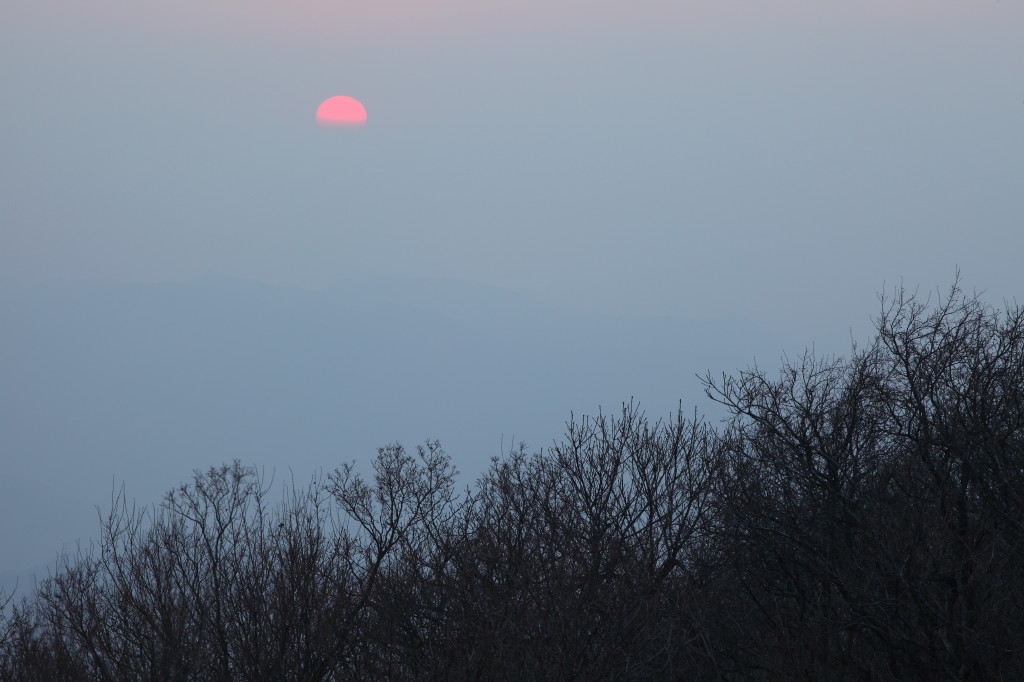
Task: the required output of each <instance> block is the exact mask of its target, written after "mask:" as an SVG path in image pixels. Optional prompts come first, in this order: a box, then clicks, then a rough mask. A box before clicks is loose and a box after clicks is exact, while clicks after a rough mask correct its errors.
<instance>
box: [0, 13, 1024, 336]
mask: <svg viewBox="0 0 1024 682" xmlns="http://www.w3.org/2000/svg"><path fill="white" fill-rule="evenodd" d="M137 5H138V3H126V2H115V1H113V0H98V2H96V3H89V4H88V6H83V5H81V3H71V2H53V3H37V2H31V3H30V2H27V0H14V1H13V3H12V2H11V1H10V0H8V2H7V3H5V9H4V10H3V11H4V13H5V14H6V15H7V17H5V20H4V21H3V22H2V24H3V27H4V28H3V29H2V31H3V34H4V35H3V40H2V41H0V51H2V54H0V61H2V63H3V65H4V66H3V67H2V68H3V71H2V72H0V74H2V75H0V77H2V79H3V80H2V83H3V90H4V104H3V107H4V109H3V125H2V128H0V149H2V150H3V153H2V154H0V178H2V187H3V195H2V197H3V198H2V210H3V226H2V230H3V231H2V233H0V238H2V240H3V248H2V249H0V272H2V275H0V277H2V280H0V281H2V282H3V283H6V284H11V283H23V282H39V281H46V280H50V279H54V278H59V279H65V280H117V281H160V280H187V279H190V278H193V277H195V276H197V275H200V274H203V273H220V274H227V275H236V276H240V277H247V278H251V279H256V280H261V281H272V282H279V283H289V284H299V285H307V286H309V285H312V286H319V285H323V284H326V283H329V282H332V281H337V280H339V279H344V278H351V277H365V276H380V275H383V276H390V275H400V276H414V277H415V276H429V277H449V278H455V279H461V280H466V281H470V282H485V283H488V284H493V285H496V286H499V287H502V288H506V289H510V290H516V291H521V292H526V293H530V294H533V295H538V296H543V297H545V298H550V299H553V300H558V301H562V302H573V303H576V304H581V305H591V306H610V307H612V308H615V309H618V310H626V309H630V310H638V309H643V310H651V311H659V312H672V313H691V312H694V311H697V312H702V313H707V312H717V311H721V310H723V309H725V310H729V311H730V312H732V313H735V314H740V315H747V316H751V317H760V318H764V319H765V320H767V321H769V322H771V323H776V322H779V323H782V324H784V325H792V324H801V323H802V320H805V319H819V320H821V321H822V322H824V321H826V320H828V321H833V322H836V323H842V324H847V323H848V321H849V318H850V317H851V315H850V312H848V311H856V313H857V314H864V313H865V312H866V311H867V310H868V309H872V308H873V305H874V301H873V298H872V295H871V292H874V291H876V290H877V289H879V288H880V287H881V285H882V283H883V281H890V282H891V281H893V280H894V279H896V278H899V277H904V278H906V280H907V281H909V282H912V283H915V284H916V283H920V284H923V285H925V286H935V285H939V284H943V283H945V282H947V281H948V280H949V279H950V278H951V277H952V273H953V270H954V267H955V266H956V265H959V266H961V268H962V269H963V270H964V272H965V274H966V276H967V277H968V283H969V284H970V285H972V286H979V287H982V288H988V289H991V290H993V291H996V292H1000V295H1002V294H1012V293H1016V292H1015V291H1014V287H1015V286H1017V285H1019V282H1020V279H1019V278H1018V277H1017V272H1016V270H1017V268H1016V265H1017V254H1018V253H1019V252H1020V251H1021V250H1022V247H1024V237H1022V234H1024V230H1021V229H1020V226H1021V216H1022V215H1024V212H1022V210H1021V209H1022V208H1024V192H1021V191H1019V188H1020V183H1021V179H1022V178H1024V172H1022V171H1024V78H1022V76H1021V71H1020V67H1021V64H1022V63H1024V47H1022V46H1024V42H1022V41H1021V40H1020V36H1021V35H1024V6H1022V4H1021V3H1020V2H984V1H983V2H976V1H973V0H972V1H971V2H966V1H965V2H954V1H952V0H947V1H946V2H929V3H926V2H920V1H917V2H902V3H901V2H890V3H880V2H879V3H874V2H857V3H853V2H849V3H838V4H836V3H832V6H830V9H828V10H825V9H817V10H815V9H813V6H812V5H811V3H807V2H797V1H796V0H789V1H788V2H780V3H773V5H772V6H773V8H774V9H773V11H768V10H758V9H756V8H751V7H746V6H744V5H743V4H742V3H737V2H733V3H729V2H726V3H721V4H719V3H711V2H706V3H702V2H680V3H667V2H665V3H659V2H654V1H653V0H649V1H646V2H639V3H635V4H634V3H611V2H606V3H583V2H579V1H577V0H562V1H554V2H544V3H541V2H539V1H536V2H526V3H511V2H495V3H494V4H493V5H480V4H477V3H469V2H456V1H453V0H441V1H439V2H438V3H436V5H435V4H432V5H431V6H430V8H429V9H428V8H427V7H424V6H423V4H422V3H420V4H415V3H411V2H410V1H405V2H398V1H397V0H396V1H393V2H390V3H387V2H385V3H378V4H377V5H373V4H370V3H360V2H355V3H327V2H319V1H311V0H306V1H305V2H298V3H273V2H269V0H264V1H262V2H254V3H242V2H224V1H222V0H217V1H215V2H195V1H185V2H178V3H168V7H165V8H160V7H159V6H156V5H154V6H149V7H136V6H137ZM171 5H173V8H172V7H171ZM630 8H633V9H630ZM334 94H347V95H352V96H356V97H358V98H359V99H360V100H362V101H363V102H364V104H365V105H366V107H367V109H368V111H369V112H370V113H369V117H370V118H369V125H368V126H367V127H366V128H363V129H361V130H342V131H339V130H323V129H320V128H318V127H316V126H315V125H314V124H313V113H314V111H315V109H316V106H317V105H318V104H319V102H320V101H321V100H322V99H325V98H326V97H328V96H331V95H334ZM811 326H813V325H811Z"/></svg>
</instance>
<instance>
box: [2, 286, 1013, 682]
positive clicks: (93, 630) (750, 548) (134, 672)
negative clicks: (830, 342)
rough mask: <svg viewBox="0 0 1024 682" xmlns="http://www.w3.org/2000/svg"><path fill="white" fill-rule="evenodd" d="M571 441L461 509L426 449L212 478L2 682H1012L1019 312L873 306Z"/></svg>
mask: <svg viewBox="0 0 1024 682" xmlns="http://www.w3.org/2000/svg"><path fill="white" fill-rule="evenodd" d="M705 386H706V389H707V393H708V395H709V396H710V397H711V398H712V399H713V400H715V401H717V402H719V403H721V404H723V405H725V406H726V407H727V408H728V410H729V412H730V414H731V417H730V418H729V419H728V420H727V421H725V422H723V423H722V424H721V425H710V424H708V423H706V422H704V421H703V420H701V419H698V418H696V417H694V418H688V417H686V416H684V415H683V414H682V413H679V414H677V415H675V416H674V417H672V418H670V419H668V420H666V421H659V422H651V421H649V420H648V419H647V418H645V417H644V416H643V414H641V413H640V412H639V411H638V409H637V408H636V407H635V406H634V405H632V404H630V405H627V406H625V407H624V409H623V410H622V412H621V414H618V415H616V416H614V417H613V416H607V415H603V414H599V415H598V416H597V417H596V418H583V419H573V420H571V421H570V423H569V424H568V429H567V433H566V435H565V437H564V439H563V440H562V441H561V442H560V443H558V444H557V445H555V446H554V447H552V448H551V449H549V450H547V451H542V452H538V453H530V452H527V451H526V450H525V448H523V447H520V448H519V449H518V450H514V451H511V452H509V453H507V454H506V455H504V456H503V457H500V458H497V459H495V460H494V461H493V462H492V464H491V467H490V469H489V471H488V472H487V473H486V474H485V475H484V476H483V477H482V478H481V479H480V480H479V481H477V482H476V484H475V485H474V486H472V487H471V488H469V489H468V490H466V491H464V492H460V491H458V490H457V489H456V484H455V482H454V476H455V472H454V470H453V468H452V466H451V464H450V462H449V459H448V457H447V456H446V455H445V454H444V452H443V451H442V449H441V448H440V446H439V444H437V443H435V442H431V443H427V444H426V445H424V446H423V447H420V448H419V449H418V450H417V452H415V453H409V452H406V451H405V450H403V449H402V448H401V447H400V446H397V445H393V446H389V447H386V448H382V449H381V450H380V451H379V454H378V456H377V457H376V459H375V460H374V461H373V472H372V475H369V476H363V475H360V474H359V473H358V471H357V470H356V469H355V468H353V467H352V466H345V467H342V468H341V469H339V470H337V471H335V472H333V473H331V474H330V475H328V476H325V477H322V478H317V479H315V480H313V481H312V482H311V484H310V485H308V486H304V487H303V486H295V485H292V486H291V487H290V489H289V492H288V494H287V495H286V497H285V499H284V500H283V501H281V502H278V501H275V502H273V503H272V502H271V501H270V500H269V488H270V484H269V483H267V481H266V480H265V479H264V478H262V477H261V476H260V475H259V474H258V472H256V471H255V470H253V469H250V468H247V467H245V466H242V465H240V464H238V463H235V464H232V465H228V466H222V467H220V468H214V469H210V470H209V471H207V472H205V473H197V474H196V475H195V477H194V479H193V480H192V481H191V482H190V483H189V484H187V485H183V486H181V487H179V488H178V489H176V490H174V491H173V492H171V493H169V494H168V495H167V497H166V499H165V500H164V502H163V504H161V505H159V506H158V507H156V508H153V509H136V508H134V507H133V506H131V505H130V504H129V503H128V502H127V501H126V500H125V498H124V496H123V495H120V496H116V497H115V499H114V504H113V505H112V509H111V511H110V513H109V514H108V515H107V516H106V517H105V519H104V523H103V533H102V540H101V541H100V542H99V544H98V545H97V546H96V547H95V548H94V549H93V550H91V551H83V552H80V553H79V554H78V555H77V556H74V557H71V558H68V559H67V560H64V561H62V562H61V563H60V564H59V565H58V566H57V567H56V570H55V571H54V573H53V576H52V577H51V578H49V579H47V580H45V581H43V582H42V583H41V584H40V585H39V587H38V589H37V591H36V592H35V593H34V594H32V595H29V596H28V597H27V598H23V599H21V600H20V601H19V602H18V603H16V604H13V605H11V606H10V607H9V608H8V609H7V610H6V611H5V614H6V615H5V616H4V621H3V622H2V623H0V676H2V677H3V678H4V679H12V680H36V679H39V680H42V679H46V680H51V679H53V680H56V679H68V680H78V679H82V680H85V679H89V680H93V679H95V680H107V679H117V680H122V679H159V680H164V679H195V680H200V679H202V680H206V679H211V680H214V679H215V680H256V679H259V680H264V679H266V680H270V679H275V680H276V679H280V680H342V679H344V680H348V679H353V680H374V679H396V680H401V679H409V680H413V679H417V680H419V679H422V680H427V679H452V680H462V679H477V680H490V679H517V680H518V679H552V680H599V679H624V680H626V679H652V680H661V679H680V680H682V679H686V680H689V679H721V680H925V679H927V680H943V679H944V680H1013V679H1024V611H1022V608H1024V570H1022V568H1021V567H1022V566H1024V551H1022V549H1024V545H1022V537H1024V312H1022V310H1021V309H1020V308H1019V307H1016V306H1013V307H1010V306H1007V307H1006V308H1005V309H995V308H992V307H990V306H988V305H986V304H984V303H982V302H981V301H980V300H979V299H978V298H977V297H972V296H967V295H964V294H963V293H962V292H961V291H960V290H959V289H957V288H956V287H954V288H953V290H952V291H951V293H950V295H949V296H946V297H943V298H942V299H941V300H940V301H939V302H938V303H937V304H935V305H928V304H926V303H923V302H922V301H921V300H920V299H919V298H917V297H915V296H910V295H904V294H903V293H902V292H896V294H895V295H894V296H893V297H892V298H891V299H887V300H884V301H883V305H882V312H881V314H880V316H879V318H878V320H877V335H876V336H875V338H874V339H873V341H872V342H871V343H870V344H869V345H867V346H863V347H860V348H857V347H855V348H853V349H852V351H851V354H850V355H849V357H848V358H845V359H830V360H823V359H820V358H816V357H814V356H813V355H810V354H809V355H806V356H804V357H802V358H800V359H799V360H796V361H786V362H784V363H783V368H782V371H781V374H780V375H779V376H778V377H777V378H776V377H774V376H771V377H770V376H768V375H766V374H765V373H764V372H762V371H760V370H758V369H756V368H754V369H750V370H747V371H744V372H740V373H739V374H738V375H735V376H725V377H722V378H721V379H717V378H713V377H710V376H709V377H707V378H706V379H705Z"/></svg>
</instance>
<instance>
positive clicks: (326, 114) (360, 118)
mask: <svg viewBox="0 0 1024 682" xmlns="http://www.w3.org/2000/svg"><path fill="white" fill-rule="evenodd" d="M316 122H317V123H319V124H320V125H322V126H361V125H366V108H365V107H364V106H363V105H362V103H361V102H360V101H359V100H357V99H355V98H353V97H345V96H341V95H339V96H336V97H328V98H327V99H325V100H324V101H323V102H321V104H320V106H319V107H318V108H317V110H316Z"/></svg>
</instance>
